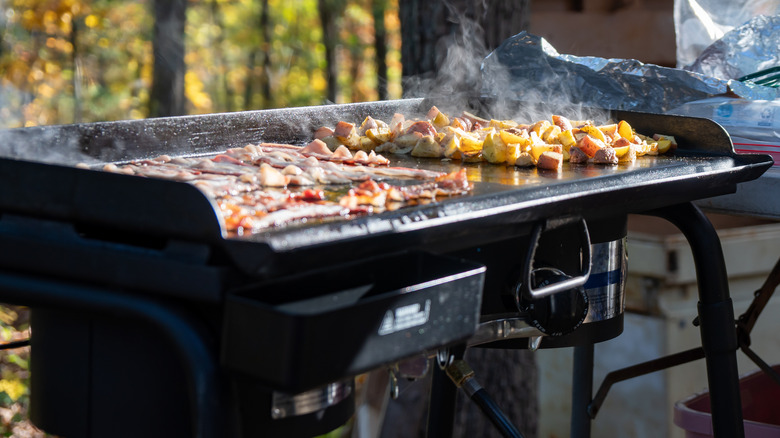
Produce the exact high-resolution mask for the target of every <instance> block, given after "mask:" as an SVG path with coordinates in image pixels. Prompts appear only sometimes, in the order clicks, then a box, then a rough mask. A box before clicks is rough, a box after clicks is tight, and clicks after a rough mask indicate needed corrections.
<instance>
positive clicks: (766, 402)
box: [674, 365, 780, 438]
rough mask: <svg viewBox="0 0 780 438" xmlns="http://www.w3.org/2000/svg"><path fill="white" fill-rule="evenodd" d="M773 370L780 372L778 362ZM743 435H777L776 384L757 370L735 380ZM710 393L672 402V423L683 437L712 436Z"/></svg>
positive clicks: (779, 402) (779, 401) (779, 404)
mask: <svg viewBox="0 0 780 438" xmlns="http://www.w3.org/2000/svg"><path fill="white" fill-rule="evenodd" d="M773 368H774V370H775V371H777V372H780V365H775V366H774V367H773ZM739 388H740V394H741V396H742V417H743V419H744V420H745V438H770V437H775V438H780V385H778V384H777V383H775V382H774V381H773V380H772V379H771V378H769V377H768V376H767V375H766V374H765V373H764V372H763V371H761V370H757V371H754V372H752V373H750V374H747V375H745V376H743V377H742V378H741V379H739ZM710 412H711V411H710V394H709V392H704V393H701V394H696V395H693V396H691V397H688V398H685V399H683V400H680V401H678V402H677V403H675V405H674V424H676V425H677V426H679V427H680V428H682V429H683V430H685V436H686V438H704V437H711V436H713V433H712V415H711V413H710Z"/></svg>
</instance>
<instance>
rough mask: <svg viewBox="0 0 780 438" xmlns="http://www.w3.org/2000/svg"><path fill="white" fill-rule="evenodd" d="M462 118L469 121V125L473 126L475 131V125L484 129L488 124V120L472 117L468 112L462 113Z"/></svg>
mask: <svg viewBox="0 0 780 438" xmlns="http://www.w3.org/2000/svg"><path fill="white" fill-rule="evenodd" d="M463 117H465V118H467V119H469V120H470V121H471V125H472V126H473V129H477V128H476V126H477V125H479V127H482V128H484V127H486V126H488V125H489V124H490V120H487V119H483V118H482V117H479V116H477V115H474V114H472V113H470V112H468V111H463Z"/></svg>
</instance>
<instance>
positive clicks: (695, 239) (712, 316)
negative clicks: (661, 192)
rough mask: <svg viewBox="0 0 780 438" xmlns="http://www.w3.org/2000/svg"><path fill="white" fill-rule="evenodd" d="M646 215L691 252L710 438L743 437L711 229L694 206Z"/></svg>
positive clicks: (722, 266) (719, 254)
mask: <svg viewBox="0 0 780 438" xmlns="http://www.w3.org/2000/svg"><path fill="white" fill-rule="evenodd" d="M650 214H652V215H655V216H658V217H662V218H664V219H666V220H668V221H669V222H671V223H672V224H674V225H675V226H676V227H677V228H679V229H680V231H682V233H683V234H684V235H685V238H686V239H687V240H688V243H689V244H690V246H691V250H692V251H693V258H694V263H695V265H696V278H697V281H698V285H699V306H698V307H699V323H700V330H701V345H702V348H703V349H704V354H705V360H706V362H707V380H708V382H709V389H710V401H711V403H712V428H713V432H714V436H715V437H716V438H720V437H744V436H745V431H744V425H743V423H742V401H741V399H740V394H739V372H738V370H737V354H736V353H737V334H736V327H735V323H734V307H733V305H732V302H731V298H730V297H729V287H728V274H727V272H726V263H725V261H724V259H723V249H722V248H721V245H720V239H718V235H717V233H716V232H715V228H714V227H713V226H712V224H711V223H710V221H709V219H707V217H706V216H704V214H703V213H702V212H701V210H699V209H698V207H696V206H695V205H693V204H691V203H688V204H681V205H676V206H672V207H666V208H662V209H659V210H656V211H653V212H651V213H650Z"/></svg>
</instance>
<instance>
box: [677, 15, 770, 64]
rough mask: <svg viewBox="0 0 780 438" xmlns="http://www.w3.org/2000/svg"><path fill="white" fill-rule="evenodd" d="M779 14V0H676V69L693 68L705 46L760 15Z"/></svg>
mask: <svg viewBox="0 0 780 438" xmlns="http://www.w3.org/2000/svg"><path fill="white" fill-rule="evenodd" d="M777 14H780V0H675V2H674V28H675V32H676V35H677V67H681V68H684V67H686V66H688V65H691V64H692V63H693V62H694V61H695V60H696V58H698V57H699V55H700V54H701V53H702V52H703V51H704V49H705V48H706V47H708V46H709V45H710V44H712V43H713V42H714V41H716V40H718V39H720V38H721V37H722V36H723V35H725V34H726V33H727V32H728V31H730V30H732V29H733V28H735V27H737V26H740V25H742V24H744V23H745V22H747V21H749V20H750V19H751V18H753V17H755V16H758V15H777Z"/></svg>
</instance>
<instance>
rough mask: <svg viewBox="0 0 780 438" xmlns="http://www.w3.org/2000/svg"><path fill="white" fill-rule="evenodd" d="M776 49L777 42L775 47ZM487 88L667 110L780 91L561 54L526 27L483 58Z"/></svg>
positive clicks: (546, 99) (550, 100)
mask: <svg viewBox="0 0 780 438" xmlns="http://www.w3.org/2000/svg"><path fill="white" fill-rule="evenodd" d="M775 50H777V46H776V47H775ZM481 73H482V93H483V95H486V96H493V97H496V98H498V99H502V98H507V99H519V100H525V101H532V102H543V103H547V104H550V105H557V104H571V103H575V104H581V105H584V106H592V107H598V108H608V109H623V110H633V111H646V112H655V113H658V112H666V111H667V110H669V109H672V108H675V107H678V106H680V105H682V104H684V103H686V102H690V101H695V100H700V99H705V98H709V97H713V96H725V95H734V94H736V95H737V96H738V97H742V98H746V99H763V100H773V99H776V98H778V97H780V91H778V89H774V88H771V87H762V86H749V85H746V84H743V83H741V82H738V81H730V80H724V79H718V78H715V77H712V76H707V75H703V74H701V73H696V72H691V71H686V70H681V69H675V68H668V67H661V66H657V65H652V64H645V63H642V62H640V61H637V60H635V59H605V58H598V57H590V56H573V55H562V54H560V53H558V52H557V51H556V50H555V48H554V47H553V46H552V45H550V43H549V42H547V41H546V40H545V39H544V38H541V37H539V36H535V35H531V34H528V33H527V32H521V33H519V34H517V35H515V36H513V37H510V38H508V39H507V40H505V41H504V42H503V43H501V45H500V46H499V47H498V48H496V49H495V50H494V51H493V52H492V53H490V54H489V55H488V56H487V57H486V58H485V59H484V60H483V62H482V66H481Z"/></svg>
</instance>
